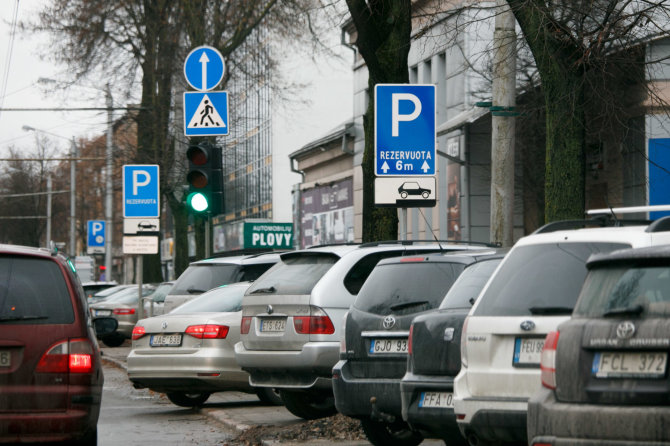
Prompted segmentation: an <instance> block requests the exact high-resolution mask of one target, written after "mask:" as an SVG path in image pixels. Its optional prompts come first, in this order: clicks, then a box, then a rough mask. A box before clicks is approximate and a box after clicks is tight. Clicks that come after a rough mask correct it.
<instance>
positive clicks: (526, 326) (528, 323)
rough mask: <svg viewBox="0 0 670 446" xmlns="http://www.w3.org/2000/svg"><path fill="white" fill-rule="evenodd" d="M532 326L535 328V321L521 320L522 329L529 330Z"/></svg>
mask: <svg viewBox="0 0 670 446" xmlns="http://www.w3.org/2000/svg"><path fill="white" fill-rule="evenodd" d="M533 328H535V322H533V321H523V322H521V329H522V330H523V331H531V330H532V329H533Z"/></svg>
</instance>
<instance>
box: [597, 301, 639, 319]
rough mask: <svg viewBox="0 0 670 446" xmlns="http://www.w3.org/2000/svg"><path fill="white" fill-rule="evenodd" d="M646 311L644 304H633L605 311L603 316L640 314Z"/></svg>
mask: <svg viewBox="0 0 670 446" xmlns="http://www.w3.org/2000/svg"><path fill="white" fill-rule="evenodd" d="M643 311H644V307H643V306H642V305H639V304H638V305H633V306H632V307H619V308H612V309H611V310H609V311H606V312H605V313H603V317H608V316H620V315H623V314H640V313H642V312H643Z"/></svg>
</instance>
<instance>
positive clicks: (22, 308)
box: [0, 256, 74, 325]
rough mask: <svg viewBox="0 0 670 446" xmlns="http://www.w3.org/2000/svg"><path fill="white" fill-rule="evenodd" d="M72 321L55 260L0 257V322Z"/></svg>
mask: <svg viewBox="0 0 670 446" xmlns="http://www.w3.org/2000/svg"><path fill="white" fill-rule="evenodd" d="M73 322H74V310H73V308H72V300H71V298H70V293H69V291H68V287H67V283H66V281H65V277H64V276H63V272H62V271H61V269H60V267H59V266H58V264H57V263H56V262H54V261H52V260H48V259H40V258H31V257H13V256H2V257H0V323H2V324H5V325H6V324H8V323H17V324H71V323H73Z"/></svg>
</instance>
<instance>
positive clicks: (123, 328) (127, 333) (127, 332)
mask: <svg viewBox="0 0 670 446" xmlns="http://www.w3.org/2000/svg"><path fill="white" fill-rule="evenodd" d="M133 328H135V322H123V321H119V327H118V328H117V329H116V332H117V333H120V334H122V335H123V337H124V338H126V339H130V338H131V336H132V334H133Z"/></svg>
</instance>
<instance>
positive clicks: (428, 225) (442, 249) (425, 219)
mask: <svg viewBox="0 0 670 446" xmlns="http://www.w3.org/2000/svg"><path fill="white" fill-rule="evenodd" d="M419 212H420V213H421V216H422V217H423V221H425V222H426V227H427V228H428V229H430V234H431V235H432V236H433V238H434V239H435V241H436V242H437V245H438V246H439V247H440V251H444V248H443V247H442V244H441V243H440V241H439V240H438V238H437V236H435V232H434V231H433V228H432V227H431V226H430V223H428V219H427V218H426V216H425V215H424V213H423V209H421V208H419Z"/></svg>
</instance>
